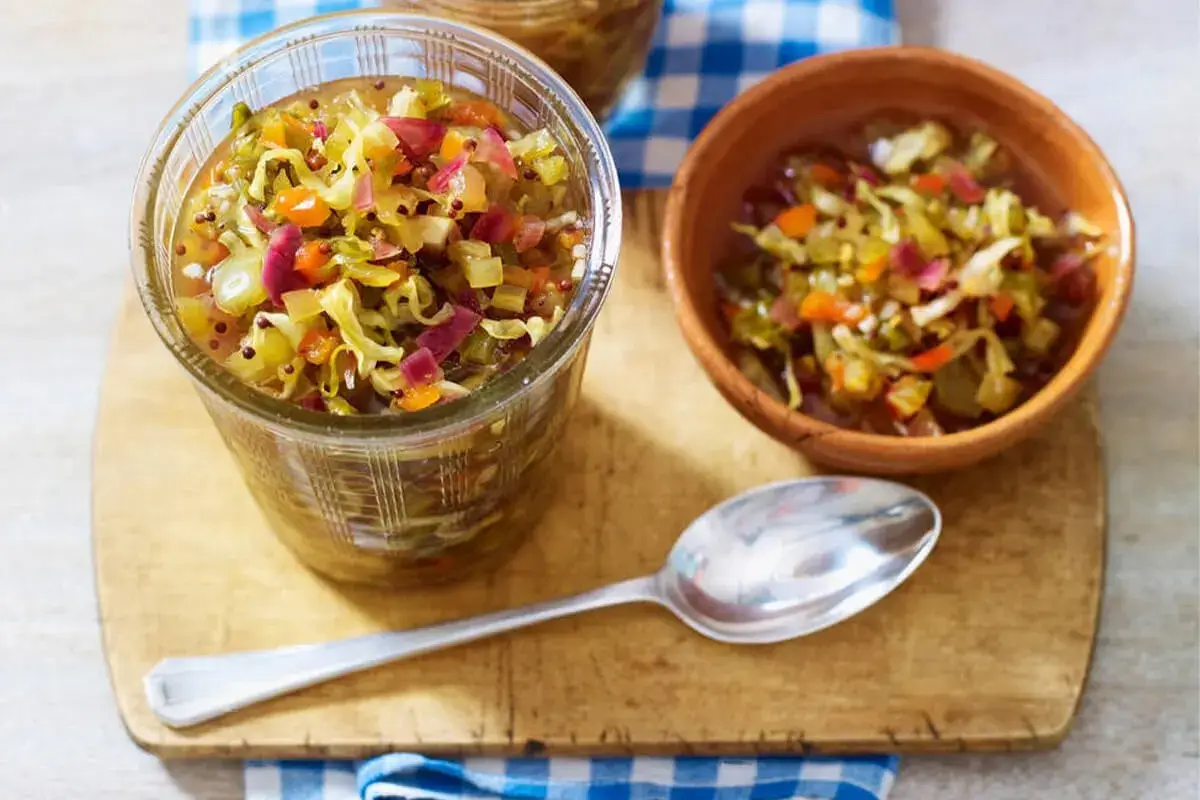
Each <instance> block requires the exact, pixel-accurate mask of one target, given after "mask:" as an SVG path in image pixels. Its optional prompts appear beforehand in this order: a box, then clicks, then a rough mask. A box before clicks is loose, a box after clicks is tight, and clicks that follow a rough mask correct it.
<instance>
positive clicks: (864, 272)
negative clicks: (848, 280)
mask: <svg viewBox="0 0 1200 800" xmlns="http://www.w3.org/2000/svg"><path fill="white" fill-rule="evenodd" d="M885 269H887V256H886V255H882V256H880V257H879V258H877V259H875V260H874V261H870V262H868V263H866V264H863V265H862V266H861V267H859V268H858V272H857V277H858V280H859V282H861V283H874V282H875V281H877V280H879V279H880V278H881V277H882V276H883V271H884V270H885Z"/></svg>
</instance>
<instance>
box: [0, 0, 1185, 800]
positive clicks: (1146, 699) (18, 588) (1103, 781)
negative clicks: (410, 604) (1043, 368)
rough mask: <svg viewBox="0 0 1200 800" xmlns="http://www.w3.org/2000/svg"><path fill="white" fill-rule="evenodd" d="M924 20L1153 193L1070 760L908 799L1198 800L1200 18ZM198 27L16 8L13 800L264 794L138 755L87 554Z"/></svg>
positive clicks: (914, 0) (12, 36)
mask: <svg viewBox="0 0 1200 800" xmlns="http://www.w3.org/2000/svg"><path fill="white" fill-rule="evenodd" d="M900 4H901V11H902V19H903V22H904V25H905V36H906V39H907V40H908V41H910V42H917V43H934V44H940V45H943V46H947V47H950V48H952V49H955V50H960V51H964V52H967V53H970V54H973V55H976V56H979V57H981V58H983V59H985V60H987V61H990V62H992V63H994V64H997V65H998V66H1000V67H1002V68H1004V69H1007V70H1010V71H1011V72H1013V73H1015V74H1016V75H1017V76H1019V77H1021V78H1022V79H1024V80H1026V81H1027V82H1029V83H1030V84H1032V85H1033V86H1034V87H1035V88H1037V89H1039V90H1041V91H1042V92H1044V93H1046V94H1048V95H1049V96H1050V97H1052V98H1054V99H1055V100H1056V101H1058V102H1059V103H1060V104H1061V105H1062V106H1063V107H1064V108H1065V109H1066V110H1067V111H1068V112H1069V113H1070V114H1072V115H1073V116H1074V117H1075V118H1076V119H1077V120H1078V121H1079V122H1080V123H1082V124H1083V126H1084V127H1085V128H1087V129H1088V130H1089V131H1090V132H1091V133H1092V134H1093V136H1094V137H1095V138H1096V139H1097V140H1098V141H1099V143H1100V145H1101V147H1103V148H1104V149H1105V151H1106V152H1107V153H1108V155H1109V157H1110V158H1111V160H1112V161H1113V163H1114V165H1115V167H1116V169H1117V171H1118V172H1119V173H1120V174H1121V176H1122V178H1123V179H1124V181H1125V184H1126V187H1127V188H1128V190H1129V195H1130V198H1131V200H1132V203H1133V207H1134V213H1135V216H1136V218H1137V224H1138V239H1139V248H1138V250H1139V252H1138V258H1139V262H1138V277H1137V284H1138V285H1137V291H1136V293H1135V298H1134V303H1133V307H1132V309H1131V312H1130V314H1129V317H1128V321H1127V323H1126V326H1125V329H1124V332H1123V333H1122V335H1121V337H1120V339H1119V340H1118V342H1117V344H1116V346H1115V349H1114V350H1113V352H1112V354H1111V356H1110V357H1109V359H1108V361H1107V363H1106V364H1105V366H1104V368H1103V370H1102V372H1101V375H1100V388H1101V394H1102V404H1103V406H1102V416H1103V424H1104V429H1105V433H1106V436H1107V445H1106V447H1107V456H1106V457H1107V461H1108V468H1109V474H1110V487H1111V491H1110V497H1111V508H1110V518H1111V530H1110V539H1109V545H1110V557H1109V567H1108V580H1107V586H1106V591H1105V598H1104V610H1103V619H1102V623H1101V632H1100V645H1099V649H1098V651H1097V653H1096V659H1095V664H1094V667H1093V671H1092V677H1091V683H1090V687H1089V689H1088V691H1087V694H1086V696H1085V698H1084V702H1083V708H1082V711H1081V713H1080V716H1079V720H1078V724H1077V727H1076V728H1075V731H1074V733H1073V734H1072V735H1071V736H1070V738H1069V739H1068V740H1067V742H1066V743H1065V745H1064V746H1063V747H1062V749H1060V750H1058V751H1056V752H1052V753H1040V754H1029V755H1019V756H1018V755H997V756H969V757H968V756H954V757H944V758H908V759H906V760H905V761H904V764H903V767H902V772H901V777H900V781H899V784H898V786H897V789H896V791H895V793H894V797H895V798H897V800H927V799H929V798H955V799H958V798H963V799H964V800H966V799H967V798H970V799H971V800H1000V799H1001V798H1004V799H1005V800H1007V798H1033V797H1037V798H1042V797H1046V798H1056V799H1058V798H1061V799H1062V800H1069V799H1070V798H1087V799H1088V800H1092V799H1093V798H1097V799H1098V798H1105V799H1106V800H1108V799H1112V800H1116V799H1118V798H1142V797H1155V798H1180V799H1182V798H1192V797H1196V792H1197V784H1198V776H1197V769H1198V765H1200V761H1198V745H1197V686H1198V680H1200V675H1198V668H1197V660H1198V656H1197V648H1198V638H1200V637H1198V630H1197V626H1198V619H1200V617H1198V610H1197V571H1198V570H1197V526H1198V512H1197V503H1198V499H1197V495H1198V488H1197V484H1198V469H1197V461H1198V439H1200V432H1198V429H1197V410H1198V396H1200V392H1198V386H1197V381H1198V365H1197V346H1198V338H1197V330H1198V320H1200V313H1198V311H1197V309H1198V307H1200V297H1198V294H1200V291H1198V285H1200V271H1198V267H1197V258H1198V253H1197V196H1198V194H1200V179H1198V174H1197V173H1198V167H1200V152H1198V147H1197V131H1200V117H1198V113H1197V110H1198V109H1200V92H1198V91H1197V88H1196V87H1197V81H1196V75H1197V74H1200V57H1198V54H1197V36H1198V33H1197V11H1196V3H1195V2H1194V0H1141V1H1140V2H1138V3H1129V2H1124V1H1123V0H1056V2H1040V1H1039V0H1010V2H1007V3H985V2H981V1H979V0H976V1H974V2H967V0H961V2H951V0H943V2H940V3H939V2H933V1H931V0H907V2H905V0H900ZM186 31H187V28H186V18H185V8H184V4H183V3H182V2H164V0H101V1H100V2H94V3H85V2H78V0H76V1H75V2H71V1H70V0H34V1H33V2H31V1H30V0H0V254H2V257H3V265H2V266H0V309H2V311H0V452H3V453H4V454H5V455H6V456H7V458H6V459H5V460H4V462H3V463H2V464H0V754H2V755H0V797H4V798H6V799H7V798H13V799H14V800H17V799H19V798H42V797H45V798H51V797H87V798H90V799H93V800H96V799H101V798H120V800H137V799H139V798H155V799H156V800H168V799H170V798H204V800H226V799H227V798H228V799H232V798H239V797H241V767H240V765H239V764H232V763H215V762H203V763H176V764H161V763H159V762H158V761H156V760H155V759H153V758H151V757H149V756H147V755H145V754H143V753H141V752H140V751H138V750H137V749H136V748H135V747H134V746H133V745H132V744H131V743H130V742H129V741H128V739H126V737H125V735H124V732H123V730H122V728H121V724H120V721H119V720H118V718H117V714H116V710H115V708H114V706H113V702H112V698H111V696H110V693H109V686H108V679H107V675H106V674H105V668H104V663H103V658H102V654H101V651H100V638H99V630H98V628H97V623H96V606H95V600H94V595H93V587H92V565H91V553H90V550H89V545H88V524H89V474H88V473H89V468H90V446H91V443H90V439H91V431H92V423H93V417H94V414H95V402H96V393H97V385H98V381H99V378H100V375H101V372H102V370H103V364H104V355H105V348H106V344H107V338H108V333H109V328H110V325H111V323H112V320H113V316H114V312H115V309H116V303H117V299H118V296H119V294H120V290H121V286H122V283H123V281H124V280H125V275H126V272H127V270H128V267H127V263H126V258H125V251H126V218H127V207H128V198H129V195H130V191H131V183H132V180H133V175H134V171H135V169H136V166H137V162H138V159H139V157H140V156H141V153H142V149H143V147H144V146H145V144H146V142H147V140H148V138H149V135H150V132H151V131H152V129H153V127H154V125H155V124H156V123H157V122H158V120H159V118H160V116H161V114H162V112H163V111H164V110H165V109H166V108H168V107H169V106H170V104H171V103H172V102H173V101H174V100H175V98H176V97H177V95H178V94H179V93H180V92H181V91H182V89H183V88H184V86H185V85H186V80H187V76H186V74H185V72H186V67H185V43H186ZM182 490H185V487H183V486H181V491H182ZM151 501H152V499H151ZM996 668H997V669H1004V665H1003V664H997V665H996Z"/></svg>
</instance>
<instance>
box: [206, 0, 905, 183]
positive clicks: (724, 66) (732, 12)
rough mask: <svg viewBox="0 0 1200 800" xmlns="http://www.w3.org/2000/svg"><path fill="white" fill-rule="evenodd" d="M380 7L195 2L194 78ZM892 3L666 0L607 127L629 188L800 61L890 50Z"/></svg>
mask: <svg viewBox="0 0 1200 800" xmlns="http://www.w3.org/2000/svg"><path fill="white" fill-rule="evenodd" d="M376 4H377V3H376V2H375V0H192V20H191V39H192V51H191V52H192V68H193V70H194V71H195V73H196V74H199V73H200V72H202V71H203V70H205V69H207V68H208V67H209V65H210V64H212V63H213V62H214V61H216V60H217V59H218V58H220V57H221V56H224V55H226V54H228V53H230V52H231V51H233V50H234V49H235V48H236V47H237V46H238V45H239V44H241V43H242V42H244V41H245V40H246V39H247V38H250V37H253V36H258V35H259V34H262V33H266V32H267V31H269V30H270V29H272V28H274V27H276V26H278V25H282V24H285V23H288V22H294V21H296V20H298V19H302V18H304V17H308V16H311V15H313V14H320V13H325V12H329V11H342V10H346V9H350V8H359V7H362V6H371V5H376ZM896 41H898V28H897V26H896V23H895V16H894V13H893V10H892V0H666V3H665V9H664V14H663V20H662V23H661V24H660V25H659V26H658V30H657V32H656V33H655V35H654V43H653V45H652V47H651V50H650V56H649V58H648V59H647V62H646V69H645V72H644V73H643V74H642V76H641V77H640V78H638V79H637V80H635V81H634V82H633V83H632V84H631V85H630V87H629V89H628V91H627V92H626V93H625V95H624V97H623V98H622V100H621V102H620V103H619V104H618V106H617V108H616V110H615V111H614V112H613V114H612V116H611V118H610V119H609V120H608V122H607V124H606V125H605V130H606V131H607V133H608V141H609V145H610V146H611V148H612V152H613V157H614V159H615V160H616V163H617V170H618V171H619V172H620V174H621V186H622V187H623V188H625V189H648V188H654V187H662V186H670V185H671V179H672V178H673V177H674V175H675V171H676V170H677V169H678V167H679V163H680V161H681V160H682V159H683V154H684V152H685V151H686V150H687V148H688V145H689V144H691V142H692V139H694V138H695V137H696V135H697V134H698V133H700V131H701V129H703V128H704V126H705V125H706V124H708V121H709V120H710V119H712V117H713V115H714V114H716V113H717V111H718V110H720V108H721V107H722V106H723V105H725V104H726V103H728V102H729V101H730V100H732V99H733V97H734V96H736V95H737V94H738V93H739V92H741V91H743V90H744V89H746V88H748V87H750V86H752V85H753V84H755V83H757V82H758V81H760V80H762V78H764V77H766V75H768V74H769V73H771V72H772V71H774V70H775V69H777V68H778V67H781V66H783V65H784V64H790V63H791V62H793V61H796V60H798V59H801V58H804V57H806V56H811V55H815V54H817V53H825V52H830V51H833V50H844V49H847V48H851V47H868V46H872V45H884V44H892V43H895V42H896Z"/></svg>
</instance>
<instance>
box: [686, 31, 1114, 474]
mask: <svg viewBox="0 0 1200 800" xmlns="http://www.w3.org/2000/svg"><path fill="white" fill-rule="evenodd" d="M926 118H934V119H939V120H941V121H943V122H946V123H948V124H949V125H951V126H952V127H954V128H956V129H957V130H959V131H960V132H963V131H966V132H969V131H972V130H983V131H985V132H987V133H988V134H990V135H991V136H992V137H993V138H995V139H996V140H997V141H999V142H1000V144H1001V145H1002V146H1003V147H1006V148H1007V149H1008V150H1010V151H1011V153H1012V155H1013V157H1014V161H1015V163H1016V165H1017V169H1016V172H1017V175H1018V182H1017V187H1016V190H1017V191H1018V193H1019V194H1020V195H1021V196H1022V197H1023V198H1024V199H1025V200H1026V201H1027V202H1032V203H1035V204H1036V205H1038V206H1039V207H1040V208H1041V209H1042V210H1043V211H1047V212H1052V213H1054V214H1055V215H1057V214H1059V213H1061V212H1063V211H1065V210H1067V209H1068V208H1072V209H1075V210H1077V211H1079V212H1081V213H1083V214H1084V215H1085V216H1087V217H1088V219H1090V220H1092V221H1093V222H1094V223H1096V224H1097V225H1099V226H1100V227H1102V228H1103V229H1104V230H1105V232H1106V236H1107V239H1106V241H1107V243H1108V244H1109V245H1110V246H1109V247H1108V248H1107V252H1106V253H1105V254H1104V255H1103V256H1101V257H1099V258H1098V259H1096V260H1095V261H1094V262H1093V266H1094V268H1095V270H1096V273H1097V291H1098V298H1097V302H1096V305H1095V310H1094V311H1093V312H1092V314H1091V316H1090V318H1089V319H1088V321H1087V322H1086V324H1085V326H1084V327H1083V330H1082V333H1081V334H1080V339H1079V344H1078V347H1077V348H1076V350H1075V352H1074V354H1073V355H1072V356H1071V357H1070V359H1069V361H1068V362H1067V363H1066V364H1065V365H1064V367H1063V369H1062V370H1061V371H1060V372H1059V373H1058V374H1057V375H1056V376H1055V377H1054V378H1053V379H1052V380H1051V382H1050V383H1049V384H1048V385H1046V387H1045V388H1043V389H1042V390H1041V391H1040V392H1038V393H1037V394H1036V395H1034V396H1033V397H1032V398H1030V399H1028V400H1026V401H1025V402H1024V403H1023V404H1022V405H1020V406H1018V407H1017V408H1016V409H1014V410H1012V411H1010V412H1009V413H1008V414H1005V415H1004V416H1002V417H1000V418H998V419H996V420H994V421H992V422H988V423H986V424H984V425H981V426H980V427H977V428H973V429H971V430H968V431H964V432H960V433H952V434H948V435H945V436H941V437H935V438H901V437H897V436H884V435H878V434H870V433H862V432H858V431H849V430H844V429H842V428H838V427H835V426H833V425H830V424H829V423H826V422H823V421H820V420H817V419H814V418H812V417H809V416H806V415H804V414H801V413H799V412H797V411H792V410H790V409H788V408H787V406H786V405H784V404H783V403H781V402H779V401H777V400H775V399H773V398H772V397H770V396H769V395H768V394H766V393H765V392H763V391H761V390H759V389H757V388H756V387H755V386H754V385H753V384H752V383H751V382H750V380H749V379H747V378H746V377H745V376H744V375H743V374H742V373H741V372H740V371H739V370H738V368H737V366H736V365H735V363H734V361H733V360H732V359H731V358H730V353H731V350H730V348H729V343H728V339H727V336H726V334H725V332H724V326H723V323H722V322H721V321H720V320H719V318H718V309H717V302H716V299H715V286H714V271H715V269H716V266H717V263H718V262H719V260H720V259H721V258H722V257H723V255H725V254H726V253H728V252H729V249H730V247H731V245H732V243H733V238H734V237H735V236H736V234H734V233H733V232H732V231H731V230H730V228H729V223H730V221H732V220H734V219H736V218H737V215H738V212H739V209H740V203H741V197H742V194H743V193H744V191H745V190H746V189H747V188H749V187H750V186H751V185H753V184H755V183H757V182H758V181H759V180H761V178H762V177H764V176H765V175H767V174H768V173H769V170H770V169H771V167H772V166H774V165H775V164H777V163H778V158H779V157H780V155H781V154H782V153H783V152H785V151H787V150H792V149H795V148H798V147H799V148H803V147H807V146H822V145H832V146H839V147H842V148H843V149H845V145H846V143H847V137H851V136H852V134H851V132H852V131H861V130H862V128H863V126H864V125H865V124H867V123H870V122H878V121H880V120H881V119H884V120H899V121H916V120H919V119H926ZM1133 250H1134V231H1133V220H1132V217H1131V215H1130V211H1129V205H1128V202H1127V200H1126V198H1125V194H1124V191H1123V190H1122V188H1121V185H1120V182H1119V181H1118V180H1117V177H1116V175H1115V174H1114V173H1113V170H1112V168H1111V167H1110V166H1109V165H1108V163H1107V162H1106V161H1105V159H1104V156H1103V154H1102V153H1101V152H1100V150H1099V149H1098V148H1097V147H1096V145H1095V143H1093V142H1092V140H1091V139H1090V138H1088V136H1087V134H1086V133H1084V132H1083V131H1082V130H1081V129H1080V128H1079V126H1078V125H1076V124H1075V123H1074V122H1072V121H1071V120H1070V119H1069V118H1068V117H1067V116H1066V115H1065V114H1064V113H1063V112H1062V111H1061V110H1059V109H1058V108H1057V107H1055V106H1054V105H1053V104H1052V103H1051V102H1050V101H1049V100H1047V99H1046V98H1044V97H1042V96H1040V95H1038V94H1037V93H1036V92H1034V91H1032V90H1031V89H1029V88H1028V87H1026V86H1024V85H1022V84H1021V83H1020V82H1018V81H1017V80H1015V79H1014V78H1012V77H1010V76H1008V75H1005V74H1004V73H1001V72H999V71H997V70H995V69H992V68H991V67H988V66H986V65H984V64H982V63H980V62H978V61H974V60H972V59H969V58H964V57H962V56H958V55H954V54H951V53H947V52H942V51H940V50H935V49H929V48H918V47H890V48H879V49H871V50H857V51H851V52H846V53H838V54H832V55H823V56H817V57H814V58H809V59H806V60H804V61H801V62H798V63H796V64H793V65H791V66H789V67H786V68H784V69H782V70H780V71H778V72H776V73H774V74H773V75H771V76H770V77H768V78H767V79H766V80H765V81H763V82H762V83H760V84H758V85H756V86H755V87H753V88H752V89H750V90H749V91H747V92H745V93H743V94H742V95H741V96H739V97H738V98H737V99H736V100H735V101H734V102H732V103H731V104H730V105H728V106H727V107H726V108H725V109H723V110H722V111H721V112H720V113H719V114H718V115H717V116H716V117H715V118H714V119H713V120H712V122H711V123H710V124H709V125H708V127H707V128H705V129H704V131H703V132H702V133H701V134H700V136H699V138H698V139H697V140H696V142H695V143H694V144H693V145H692V147H691V149H690V150H689V151H688V154H687V157H686V158H685V159H684V163H683V165H682V167H681V168H680V171H679V172H678V173H677V175H676V178H675V183H674V185H673V187H672V188H671V195H670V199H669V201H668V203H667V209H666V216H665V222H664V228H663V245H662V254H663V263H664V265H665V268H666V274H667V281H668V283H669V285H670V289H671V295H672V299H673V300H674V303H675V311H676V316H677V318H678V321H679V325H680V327H681V328H682V330H683V334H684V337H685V338H686V340H687V342H688V345H689V346H690V347H691V349H692V352H693V353H694V354H695V356H696V358H697V359H699V361H700V363H701V364H702V365H703V367H704V369H705V371H706V372H707V373H708V376H709V378H710V379H711V380H712V382H713V383H714V384H715V385H716V387H717V389H718V390H720V392H721V394H722V395H724V397H725V398H726V400H728V401H729V402H730V403H731V404H732V405H733V406H734V408H736V409H737V410H738V411H739V412H741V414H742V415H743V416H745V417H746V418H747V419H748V420H750V421H751V422H753V423H754V424H755V425H756V426H758V427H759V428H760V429H762V430H763V431H764V432H766V433H768V434H770V435H771V436H773V437H775V438H776V439H778V440H779V441H781V442H784V443H785V444H788V445H790V446H792V447H795V448H797V449H798V450H800V451H801V452H803V453H804V454H805V455H806V456H808V457H809V458H811V459H812V460H814V461H816V462H818V463H821V464H825V465H827V466H831V467H836V468H840V469H847V470H854V471H861V472H868V473H876V474H905V473H922V472H935V471H939V470H946V469H952V468H957V467H962V466H965V465H968V464H972V463H975V462H978V461H980V460H982V459H984V458H987V457H989V456H992V455H994V454H996V453H998V452H1000V451H1001V450H1003V449H1005V448H1007V447H1009V446H1011V445H1013V444H1015V443H1017V442H1019V441H1021V440H1022V439H1024V438H1026V437H1027V436H1029V435H1030V434H1031V433H1033V432H1034V431H1035V430H1037V429H1038V428H1039V427H1040V426H1042V425H1044V424H1045V423H1046V422H1047V421H1048V420H1050V419H1051V418H1052V417H1053V416H1054V415H1055V414H1056V413H1057V412H1058V411H1060V410H1061V409H1062V408H1063V406H1064V404H1066V402H1067V401H1068V399H1070V397H1071V396H1072V395H1073V394H1074V393H1075V392H1076V391H1077V390H1078V389H1079V388H1080V386H1081V385H1082V384H1083V383H1084V382H1085V380H1086V379H1087V378H1088V376H1089V375H1091V373H1092V371H1093V370H1094V369H1095V368H1096V366H1097V364H1098V363H1099V362H1100V360H1101V358H1102V357H1103V356H1104V353H1105V351H1106V350H1107V349H1108V346H1109V344H1110V343H1111V342H1112V340H1113V337H1114V335H1115V334H1116V332H1117V328H1118V326H1119V325H1120V322H1121V319H1122V317H1123V315H1124V313H1125V308H1126V305H1127V304H1128V301H1129V295H1130V293H1131V291H1132V287H1133Z"/></svg>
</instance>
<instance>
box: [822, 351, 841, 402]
mask: <svg viewBox="0 0 1200 800" xmlns="http://www.w3.org/2000/svg"><path fill="white" fill-rule="evenodd" d="M825 372H826V373H827V374H828V375H829V389H830V391H833V392H840V391H841V390H842V389H844V388H845V387H846V365H845V364H844V363H842V357H841V356H839V355H838V354H837V353H830V354H829V357H828V358H826V359H825Z"/></svg>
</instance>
